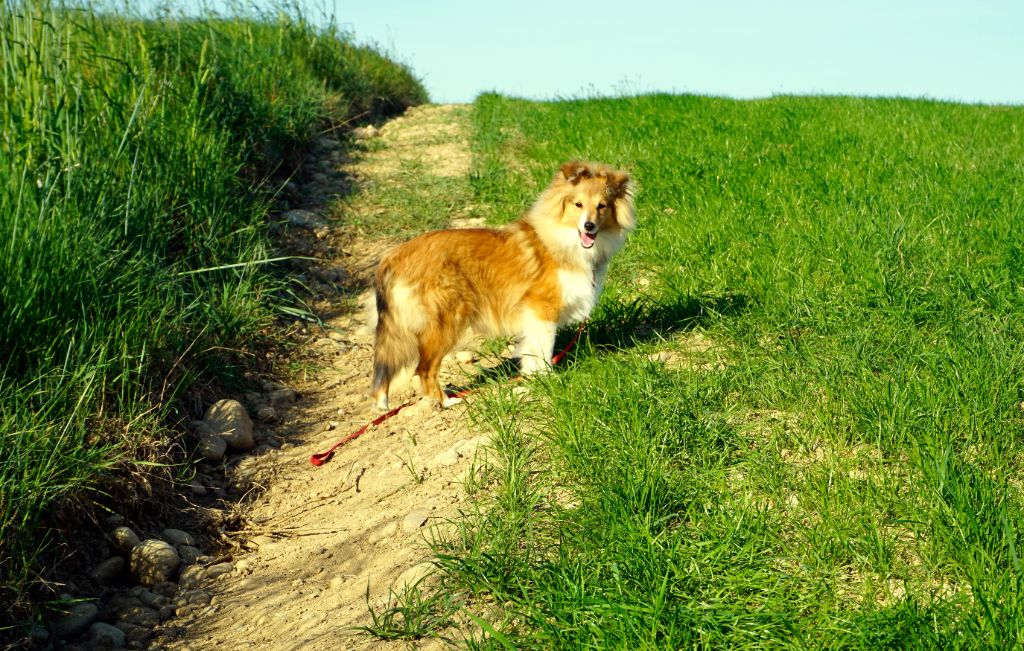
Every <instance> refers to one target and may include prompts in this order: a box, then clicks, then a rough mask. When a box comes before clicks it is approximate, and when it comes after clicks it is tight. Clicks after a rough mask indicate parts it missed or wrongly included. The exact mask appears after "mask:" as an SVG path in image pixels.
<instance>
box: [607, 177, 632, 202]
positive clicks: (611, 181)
mask: <svg viewBox="0 0 1024 651" xmlns="http://www.w3.org/2000/svg"><path fill="white" fill-rule="evenodd" d="M608 189H609V190H611V195H612V196H613V197H615V198H619V197H623V196H625V195H627V194H629V193H631V192H632V191H633V182H632V179H631V178H630V177H629V174H628V173H627V172H619V171H612V172H609V173H608Z"/></svg>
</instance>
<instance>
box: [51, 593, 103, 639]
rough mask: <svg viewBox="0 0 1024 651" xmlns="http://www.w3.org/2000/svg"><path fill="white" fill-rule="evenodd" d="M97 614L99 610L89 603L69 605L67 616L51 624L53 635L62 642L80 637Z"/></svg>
mask: <svg viewBox="0 0 1024 651" xmlns="http://www.w3.org/2000/svg"><path fill="white" fill-rule="evenodd" d="M99 612H100V609H99V608H97V607H96V605H95V604H91V603H89V602H80V603H76V604H71V606H69V607H68V614H67V615H64V616H62V617H59V618H57V621H55V622H54V623H53V634H54V635H56V636H57V637H58V638H60V639H62V640H63V639H67V638H69V637H75V636H76V635H80V634H81V633H84V632H85V631H86V630H87V629H88V628H89V625H90V624H92V621H93V620H94V619H96V615H98V614H99Z"/></svg>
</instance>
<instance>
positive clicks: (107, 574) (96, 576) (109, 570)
mask: <svg viewBox="0 0 1024 651" xmlns="http://www.w3.org/2000/svg"><path fill="white" fill-rule="evenodd" d="M123 569H124V559H123V558H121V557H120V556H111V557H110V558H108V559H107V560H105V561H103V562H102V563H100V564H99V565H97V566H96V567H94V568H93V570H92V572H91V573H90V576H92V578H93V580H95V581H96V583H99V584H100V585H109V584H111V583H113V582H114V581H115V580H116V579H117V577H118V576H120V575H121V570H123Z"/></svg>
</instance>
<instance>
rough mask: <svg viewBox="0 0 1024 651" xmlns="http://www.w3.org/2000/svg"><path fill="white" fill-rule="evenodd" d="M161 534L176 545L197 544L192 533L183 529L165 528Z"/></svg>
mask: <svg viewBox="0 0 1024 651" xmlns="http://www.w3.org/2000/svg"><path fill="white" fill-rule="evenodd" d="M160 536H161V537H162V538H163V539H164V540H166V541H167V542H169V543H171V544H172V545H174V546H178V545H193V546H194V545H195V544H196V539H195V538H193V537H192V534H190V533H188V532H187V531H182V530H181V529H164V530H163V531H161V532H160Z"/></svg>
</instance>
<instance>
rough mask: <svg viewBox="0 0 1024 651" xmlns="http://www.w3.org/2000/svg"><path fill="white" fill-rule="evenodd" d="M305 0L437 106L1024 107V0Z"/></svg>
mask: <svg viewBox="0 0 1024 651" xmlns="http://www.w3.org/2000/svg"><path fill="white" fill-rule="evenodd" d="M212 4H213V6H218V4H219V3H217V2H213V3H212ZM254 4H256V5H257V6H258V5H259V4H260V3H254ZM298 4H299V6H301V7H303V8H304V10H305V11H307V13H308V14H309V15H310V16H313V15H318V14H320V13H323V12H326V13H328V14H331V13H333V14H334V16H335V18H336V21H337V22H338V23H339V24H340V25H342V26H343V27H345V28H346V29H351V31H352V32H353V33H354V34H355V36H356V40H357V41H358V42H363V43H366V42H372V43H375V44H377V45H379V46H381V47H382V48H383V49H385V50H386V51H387V52H389V53H390V54H392V55H393V56H395V57H396V58H397V59H399V60H401V61H403V62H405V63H407V64H409V65H410V66H411V67H412V69H413V70H414V72H415V73H416V74H417V75H418V76H419V77H420V78H421V79H422V80H423V81H424V83H425V84H426V87H427V90H428V91H429V92H430V96H431V99H432V100H434V101H435V102H468V101H470V100H472V99H473V98H474V97H475V96H476V95H477V94H478V93H480V92H482V91H487V90H497V91H500V92H503V93H507V94H511V95H517V96H521V97H528V98H537V99H548V98H556V97H571V96H579V95H592V94H602V95H607V94H617V93H622V92H628V93H636V92H649V91H668V92H688V93H699V94H710V95H726V96H731V97H764V96H768V95H772V94H780V93H785V94H811V93H813V94H822V93H823V94H849V95H872V96H874V95H884V96H894V95H899V96H909V97H929V98H935V99H952V100H957V101H965V102H986V103H1012V104H1024V0H973V1H972V0H934V1H928V0H888V1H885V0H846V1H844V2H837V1H834V0H817V1H814V0H797V1H784V0H774V1H773V0H705V1H703V2H698V1H694V0H685V1H681V2H668V1H663V2H659V1H656V0H614V1H613V0H589V1H586V0H584V1H569V0H548V1H537V0H505V1H499V2H494V1H491V0H438V1H434V2H430V1H426V0H423V1H414V0H359V1H358V2H357V1H354V0H298ZM221 6H223V5H221Z"/></svg>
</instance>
